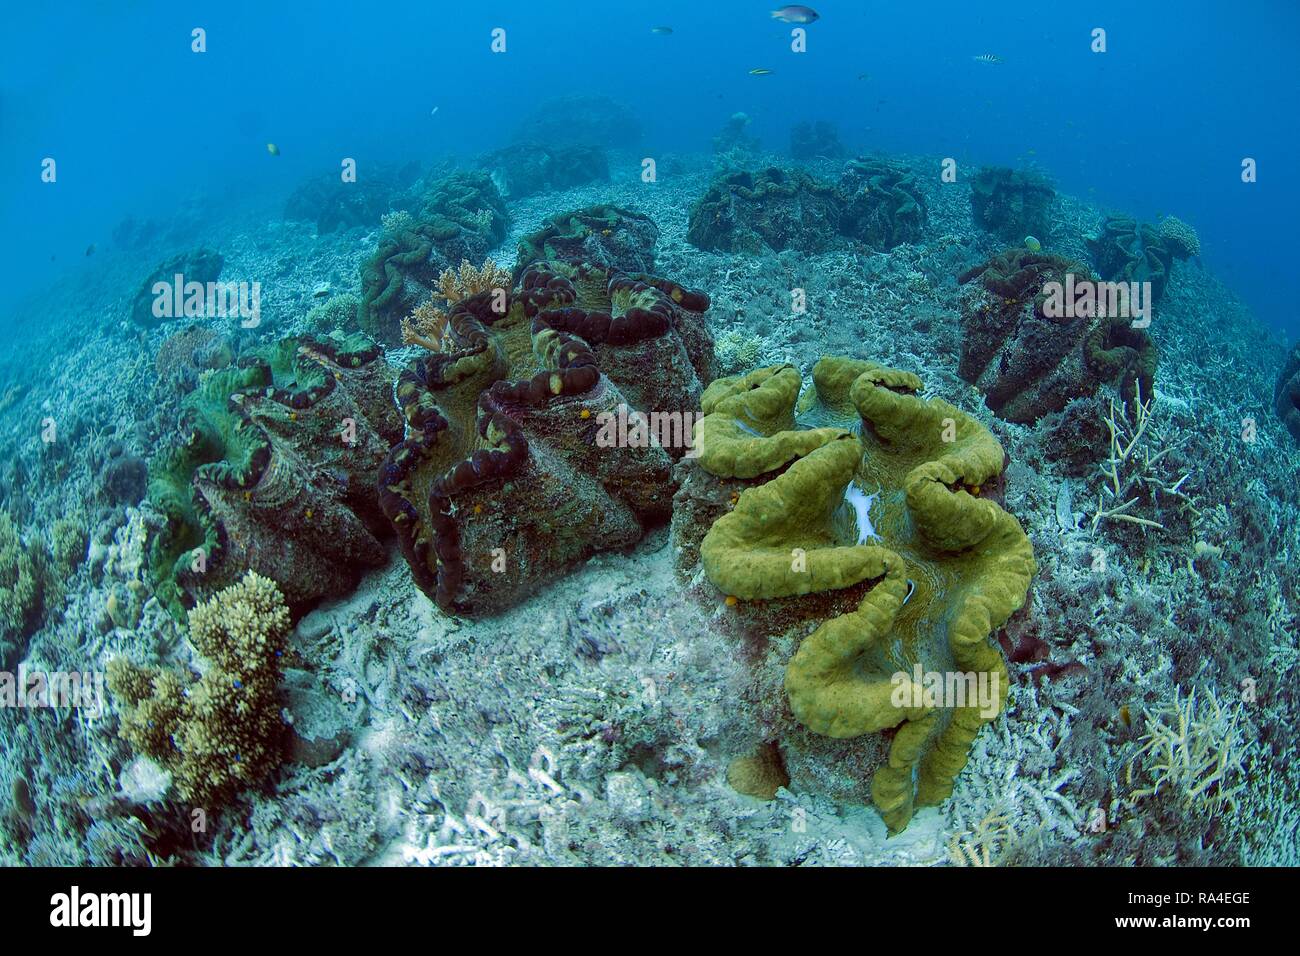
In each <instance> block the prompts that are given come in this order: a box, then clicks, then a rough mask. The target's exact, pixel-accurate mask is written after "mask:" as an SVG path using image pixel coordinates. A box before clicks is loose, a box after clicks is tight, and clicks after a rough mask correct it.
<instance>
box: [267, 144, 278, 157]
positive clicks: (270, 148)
mask: <svg viewBox="0 0 1300 956" xmlns="http://www.w3.org/2000/svg"><path fill="white" fill-rule="evenodd" d="M266 151H267V152H268V153H270V154H271V155H272V156H279V155H280V147H279V146H276V145H275V143H267V144H266Z"/></svg>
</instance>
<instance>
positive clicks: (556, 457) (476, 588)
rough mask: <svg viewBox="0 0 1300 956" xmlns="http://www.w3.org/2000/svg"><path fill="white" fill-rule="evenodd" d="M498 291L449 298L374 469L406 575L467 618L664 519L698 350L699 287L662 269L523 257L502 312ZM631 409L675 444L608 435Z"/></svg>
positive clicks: (707, 349) (401, 390) (708, 349)
mask: <svg viewBox="0 0 1300 956" xmlns="http://www.w3.org/2000/svg"><path fill="white" fill-rule="evenodd" d="M496 298H497V297H496V296H495V294H494V293H479V294H477V295H472V296H470V297H468V298H466V299H464V300H462V301H460V302H458V303H456V304H455V305H454V306H453V307H452V310H451V314H450V317H449V319H448V323H447V327H448V333H449V336H450V344H451V345H452V346H453V348H452V350H450V351H440V352H435V353H432V354H431V355H429V356H428V357H426V358H423V359H420V360H417V361H416V362H415V363H414V364H413V365H412V366H411V367H409V368H408V369H407V370H406V371H405V372H403V373H402V376H401V378H400V380H399V382H398V387H397V398H398V401H399V402H400V404H401V406H402V409H403V412H404V413H405V415H406V420H407V438H406V440H405V441H403V442H401V443H400V444H398V445H397V446H396V447H394V448H393V450H392V452H391V453H390V455H389V457H388V458H387V460H386V461H385V462H384V465H383V468H382V470H381V475H380V479H379V494H380V502H381V504H382V506H383V509H384V512H385V514H386V515H387V516H388V517H389V519H390V520H391V521H392V523H393V527H394V528H395V529H396V530H397V534H398V541H399V544H400V545H401V547H402V551H403V554H404V555H405V556H406V559H407V561H408V563H409V564H410V566H411V569H412V572H413V574H414V577H415V580H416V583H417V584H418V585H419V586H420V587H421V588H422V589H423V590H424V591H425V592H426V593H428V594H430V595H431V596H433V597H434V599H435V600H436V601H437V602H438V604H439V605H440V606H441V607H443V608H444V609H445V610H448V611H456V612H460V613H466V614H482V613H491V612H494V611H499V610H501V609H503V608H505V607H508V606H509V605H510V604H512V603H514V602H516V601H518V600H519V599H520V598H522V597H523V596H525V595H529V594H532V593H534V592H535V591H536V589H537V588H538V587H539V586H540V585H542V584H544V583H545V582H547V581H548V580H550V579H553V578H554V577H556V576H558V575H559V574H561V573H562V572H563V571H564V570H566V569H567V568H568V567H569V566H571V565H572V564H573V563H574V562H576V561H579V560H581V559H583V558H585V557H587V556H589V555H591V554H593V553H595V552H596V551H599V550H602V549H607V548H618V547H624V546H627V545H630V544H632V543H634V542H635V541H637V540H638V539H639V538H640V537H641V536H642V534H643V533H644V531H645V529H646V527H647V526H649V525H651V524H654V523H656V522H662V521H663V520H665V519H666V518H667V516H668V513H669V509H670V505H671V466H672V461H673V457H674V455H678V454H681V453H682V451H683V450H684V448H685V446H686V444H687V441H688V439H687V438H686V437H685V435H684V434H682V429H683V428H684V427H686V424H687V423H685V422H684V421H683V419H682V418H681V415H683V414H689V410H690V409H692V408H694V406H695V403H696V401H697V397H698V395H699V392H700V387H701V385H700V383H701V380H705V381H707V380H708V379H709V378H710V377H711V370H712V362H713V343H712V339H711V337H710V336H709V334H708V332H707V329H706V327H705V326H704V324H703V321H702V317H701V313H702V312H703V311H704V310H705V309H707V307H708V298H707V297H706V296H704V295H702V294H701V293H697V292H692V291H690V290H687V289H684V288H682V287H681V286H678V285H676V284H675V283H672V282H669V281H666V280H663V279H658V278H654V277H651V276H631V275H627V274H623V273H619V272H611V271H606V270H604V269H600V268H598V267H595V266H590V265H586V264H578V265H571V264H563V263H536V264H534V265H532V266H530V267H528V268H527V269H526V270H525V271H524V273H523V275H522V277H521V278H520V282H519V284H518V286H517V287H516V288H515V289H514V290H512V291H511V293H510V295H509V296H508V297H507V300H506V301H505V302H504V303H503V304H502V305H503V307H502V308H501V309H500V310H498V309H496V308H494V300H495V299H496ZM629 409H632V410H638V409H639V410H641V411H644V412H663V413H668V414H669V415H673V416H675V419H676V426H677V430H678V434H677V435H676V439H675V440H673V439H671V438H669V440H665V441H659V440H655V439H652V438H651V437H650V435H649V434H648V433H647V431H646V429H645V428H642V429H641V430H640V436H639V437H637V436H636V435H635V434H633V435H630V436H629V435H624V436H623V440H618V436H617V435H614V434H611V432H612V431H613V430H614V425H613V424H612V423H614V422H617V421H618V420H619V417H620V414H622V415H623V416H624V418H623V420H624V421H626V416H627V414H628V410H629ZM661 437H666V436H661ZM611 445H616V446H617V447H610V446H611Z"/></svg>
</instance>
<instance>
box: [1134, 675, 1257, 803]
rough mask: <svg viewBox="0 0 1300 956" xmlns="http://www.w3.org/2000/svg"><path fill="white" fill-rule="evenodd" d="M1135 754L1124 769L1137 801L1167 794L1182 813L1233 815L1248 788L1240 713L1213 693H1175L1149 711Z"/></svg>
mask: <svg viewBox="0 0 1300 956" xmlns="http://www.w3.org/2000/svg"><path fill="white" fill-rule="evenodd" d="M1144 724H1145V726H1144V729H1143V733H1142V736H1141V737H1140V738H1138V744H1139V746H1138V747H1137V749H1136V751H1134V752H1133V753H1132V755H1131V756H1130V757H1129V758H1128V761H1127V763H1126V765H1125V771H1124V780H1125V783H1126V784H1127V785H1128V786H1129V787H1131V788H1133V789H1131V790H1130V791H1129V799H1130V800H1132V801H1134V802H1136V801H1140V800H1144V799H1147V798H1152V797H1157V796H1159V795H1161V794H1162V793H1166V794H1168V795H1169V796H1170V797H1171V798H1172V799H1174V800H1176V801H1177V802H1178V804H1179V806H1181V807H1182V808H1183V809H1192V808H1196V809H1198V810H1203V811H1205V812H1209V813H1223V812H1226V811H1233V810H1235V809H1236V807H1237V800H1236V798H1237V794H1238V793H1240V792H1241V790H1242V789H1243V788H1244V787H1245V769H1244V765H1245V758H1246V755H1247V754H1248V753H1249V750H1250V747H1249V745H1248V744H1247V743H1246V741H1245V738H1244V736H1243V733H1242V730H1241V724H1240V719H1239V717H1238V715H1237V713H1236V712H1234V711H1233V710H1231V709H1229V708H1226V707H1224V706H1223V704H1222V703H1220V701H1219V699H1218V697H1217V696H1216V695H1215V694H1214V691H1213V690H1207V691H1206V692H1205V694H1204V695H1203V696H1202V697H1201V698H1199V699H1198V698H1197V691H1196V689H1193V690H1192V692H1191V693H1190V694H1188V695H1187V696H1186V697H1183V696H1182V690H1181V688H1175V689H1174V699H1173V701H1172V702H1169V703H1167V704H1163V705H1161V706H1158V707H1155V708H1153V709H1149V710H1147V711H1146V712H1145V715H1144Z"/></svg>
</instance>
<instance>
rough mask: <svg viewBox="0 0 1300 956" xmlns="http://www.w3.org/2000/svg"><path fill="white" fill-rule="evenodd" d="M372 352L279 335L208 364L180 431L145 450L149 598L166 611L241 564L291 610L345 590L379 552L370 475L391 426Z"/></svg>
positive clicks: (392, 435) (353, 344)
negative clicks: (261, 346) (151, 513)
mask: <svg viewBox="0 0 1300 956" xmlns="http://www.w3.org/2000/svg"><path fill="white" fill-rule="evenodd" d="M390 381H391V378H390V373H389V371H388V366H387V363H385V362H384V360H383V358H382V355H381V353H380V351H379V349H378V348H376V347H374V346H373V345H372V344H371V343H370V342H369V341H368V340H366V339H364V338H363V337H360V336H355V335H354V336H350V337H349V336H344V335H342V334H336V335H335V336H332V337H328V338H313V337H302V338H299V339H286V340H283V341H282V342H280V343H278V344H277V345H275V346H273V347H271V348H269V349H266V350H262V351H259V352H255V353H251V354H249V355H245V356H243V357H242V358H241V360H240V362H239V364H238V365H237V366H235V367H232V368H229V369H224V370H222V371H218V372H212V373H209V374H208V376H207V377H206V378H205V379H204V381H203V382H202V384H201V385H200V386H199V388H198V389H196V390H195V391H194V392H193V393H191V394H190V395H189V396H187V397H186V399H185V401H184V403H183V406H182V407H183V412H182V428H181V436H180V437H181V440H180V442H179V443H178V444H177V445H174V446H172V447H170V448H168V449H166V450H164V451H162V452H160V453H159V454H158V455H156V456H155V457H154V459H153V460H152V461H151V462H150V467H149V500H150V503H151V504H152V505H153V507H154V508H155V509H156V510H157V511H158V512H160V513H161V514H162V515H163V517H164V518H165V524H164V526H163V527H162V528H161V529H160V530H159V531H158V532H157V533H156V534H155V535H154V536H153V539H152V541H151V545H150V562H149V563H150V576H151V578H152V582H153V585H154V589H155V592H156V594H157V596H158V599H159V601H160V602H161V603H162V604H163V605H164V606H165V607H167V608H168V609H169V610H170V611H171V612H172V614H173V615H174V616H176V617H180V616H181V613H182V611H183V609H184V607H185V606H186V605H187V604H188V603H190V602H192V601H193V600H195V599H197V598H199V597H202V596H205V595H209V594H212V593H213V592H214V591H216V590H218V589H220V588H221V587H224V586H225V585H227V584H229V583H230V582H231V581H232V580H233V579H234V577H236V576H237V575H238V574H239V573H240V572H241V571H242V570H244V569H252V570H255V571H258V572H259V573H261V574H263V575H266V576H270V577H274V578H275V579H276V580H278V581H279V582H280V586H281V588H282V589H283V591H284V593H285V596H286V598H287V599H288V601H289V603H290V605H291V606H295V607H296V606H299V605H302V604H307V603H310V602H312V601H315V600H317V599H319V598H320V597H322V596H324V595H326V594H337V593H340V592H343V591H346V590H349V589H350V588H351V587H352V586H353V585H354V584H355V583H356V580H357V577H358V576H359V574H360V573H361V571H362V570H364V569H365V568H367V567H374V566H376V565H378V564H381V563H382V562H383V559H384V558H383V548H382V546H381V545H380V544H379V542H378V541H377V540H376V538H375V536H374V534H372V532H371V530H369V529H378V528H381V527H382V519H381V517H380V515H379V512H378V507H377V504H376V503H375V501H374V495H373V487H374V477H375V474H376V473H377V470H378V467H379V463H380V461H381V460H382V459H383V456H384V454H385V453H386V452H387V449H388V447H389V446H390V445H391V443H392V442H393V441H395V440H397V439H398V438H400V436H401V422H400V417H399V415H398V413H397V410H396V409H395V408H394V407H393V405H392V403H391V401H389V400H388V395H389V391H388V389H389V382H390Z"/></svg>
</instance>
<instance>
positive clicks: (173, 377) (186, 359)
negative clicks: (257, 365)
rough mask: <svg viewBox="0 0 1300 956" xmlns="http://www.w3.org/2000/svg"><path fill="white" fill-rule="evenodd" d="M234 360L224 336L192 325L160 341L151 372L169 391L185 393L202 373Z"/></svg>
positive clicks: (212, 330)
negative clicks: (154, 373)
mask: <svg viewBox="0 0 1300 956" xmlns="http://www.w3.org/2000/svg"><path fill="white" fill-rule="evenodd" d="M233 359H234V353H233V352H232V350H231V347H230V343H229V341H227V339H226V338H225V337H224V336H223V335H221V334H220V333H219V332H217V331H216V330H214V329H211V328H209V327H207V326H204V325H191V326H189V327H188V328H185V329H182V330H181V331H179V332H175V333H173V334H172V335H169V336H167V338H166V339H164V340H163V343H162V345H161V346H159V347H158V355H157V357H156V358H155V359H154V371H155V372H156V373H157V375H158V381H159V382H160V383H162V385H163V386H164V388H165V389H167V390H168V391H173V392H177V391H179V392H188V391H190V390H191V389H193V388H194V386H195V385H197V384H198V380H199V374H200V373H201V372H203V371H206V370H209V369H218V368H225V367H226V366H227V365H229V364H230V363H231V361H233Z"/></svg>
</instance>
